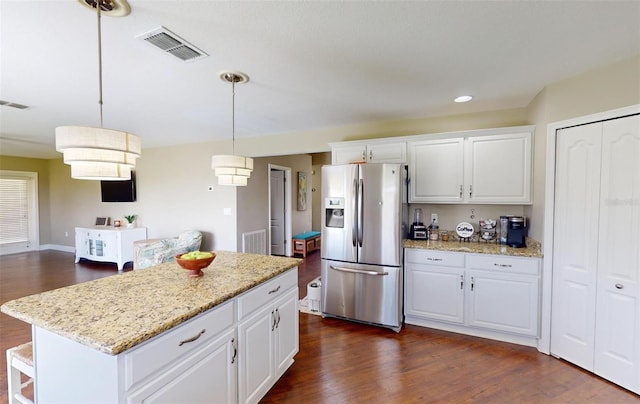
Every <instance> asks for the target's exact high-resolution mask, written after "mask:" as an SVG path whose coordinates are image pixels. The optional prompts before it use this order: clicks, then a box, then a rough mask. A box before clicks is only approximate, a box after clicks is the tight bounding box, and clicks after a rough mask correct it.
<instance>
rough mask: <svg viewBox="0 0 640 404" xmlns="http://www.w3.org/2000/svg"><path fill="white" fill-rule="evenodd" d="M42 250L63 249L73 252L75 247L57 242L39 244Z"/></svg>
mask: <svg viewBox="0 0 640 404" xmlns="http://www.w3.org/2000/svg"><path fill="white" fill-rule="evenodd" d="M42 250H56V251H64V252H70V253H75V252H76V248H75V247H72V246H68V245H59V244H41V245H40V251H42Z"/></svg>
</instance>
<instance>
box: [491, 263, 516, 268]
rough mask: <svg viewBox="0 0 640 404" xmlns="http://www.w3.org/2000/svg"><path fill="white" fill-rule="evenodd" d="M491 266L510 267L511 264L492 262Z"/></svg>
mask: <svg viewBox="0 0 640 404" xmlns="http://www.w3.org/2000/svg"><path fill="white" fill-rule="evenodd" d="M493 266H496V267H500V268H511V267H512V266H513V265H511V264H493Z"/></svg>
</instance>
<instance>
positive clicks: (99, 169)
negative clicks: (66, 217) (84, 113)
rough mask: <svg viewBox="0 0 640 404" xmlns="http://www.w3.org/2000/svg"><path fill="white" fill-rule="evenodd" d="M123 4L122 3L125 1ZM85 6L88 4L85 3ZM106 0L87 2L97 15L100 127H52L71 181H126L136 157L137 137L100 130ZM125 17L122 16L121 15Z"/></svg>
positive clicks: (121, 132)
mask: <svg viewBox="0 0 640 404" xmlns="http://www.w3.org/2000/svg"><path fill="white" fill-rule="evenodd" d="M125 3H126V2H125ZM87 4H89V3H87ZM105 4H107V3H106V0H98V1H97V2H93V3H91V6H93V7H95V8H96V9H97V14H98V66H99V70H98V82H99V90H100V94H99V100H98V104H99V106H100V127H99V128H93V127H87V126H59V127H57V128H56V150H57V151H59V152H61V153H62V154H63V158H64V162H65V164H69V165H70V166H71V178H75V179H81V180H129V179H131V168H133V167H135V165H136V159H137V158H138V157H140V153H141V144H140V138H138V136H135V135H132V134H131V133H127V132H123V131H118V130H112V129H104V128H102V34H101V31H102V29H101V24H100V13H101V12H100V10H101V6H103V5H105ZM124 15H126V14H124Z"/></svg>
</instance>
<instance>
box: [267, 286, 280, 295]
mask: <svg viewBox="0 0 640 404" xmlns="http://www.w3.org/2000/svg"><path fill="white" fill-rule="evenodd" d="M279 290H280V285H278V287H277V288H275V289H272V290H270V291H269V294H272V293H277V292H278V291H279Z"/></svg>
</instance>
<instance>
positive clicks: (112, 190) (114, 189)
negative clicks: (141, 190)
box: [100, 171, 136, 202]
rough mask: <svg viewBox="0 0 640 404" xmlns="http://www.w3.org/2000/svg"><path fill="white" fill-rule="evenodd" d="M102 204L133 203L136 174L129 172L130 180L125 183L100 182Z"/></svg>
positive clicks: (134, 199)
mask: <svg viewBox="0 0 640 404" xmlns="http://www.w3.org/2000/svg"><path fill="white" fill-rule="evenodd" d="M100 191H101V193H102V202H135V201H136V173H135V172H133V171H132V172H131V179H130V180H125V181H100Z"/></svg>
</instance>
